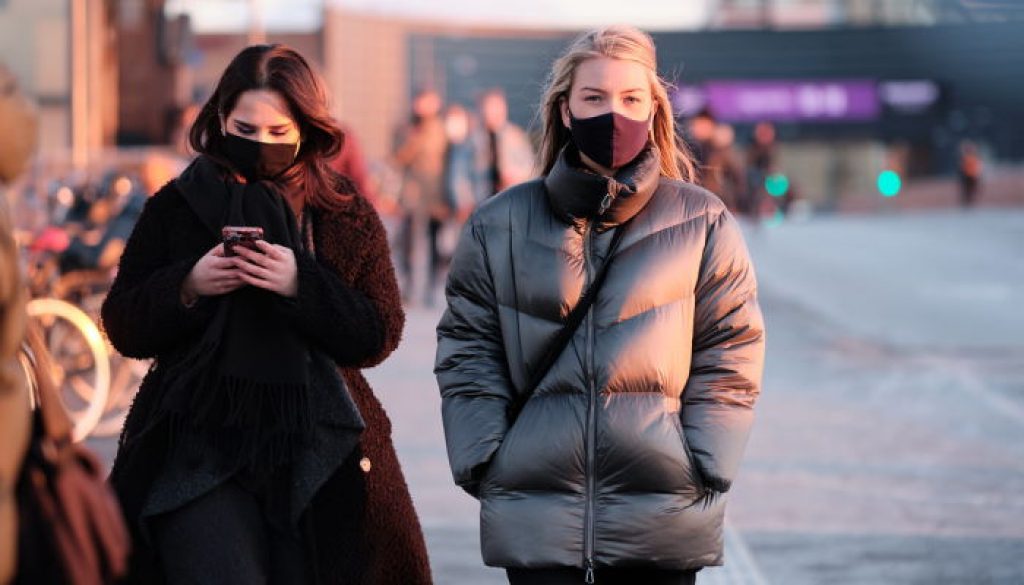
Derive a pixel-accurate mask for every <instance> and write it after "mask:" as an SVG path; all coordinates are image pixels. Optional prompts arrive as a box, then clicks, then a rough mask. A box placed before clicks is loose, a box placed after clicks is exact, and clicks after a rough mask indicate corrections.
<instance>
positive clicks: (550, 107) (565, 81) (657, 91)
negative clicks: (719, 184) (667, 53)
mask: <svg viewBox="0 0 1024 585" xmlns="http://www.w3.org/2000/svg"><path fill="white" fill-rule="evenodd" d="M598 57H609V58H611V59H620V60H624V61H633V62H635V63H639V64H640V65H643V67H644V69H645V70H646V71H647V77H648V79H650V82H651V97H652V99H653V102H654V107H655V108H656V110H655V112H654V122H653V134H654V138H653V142H654V145H655V146H657V147H658V150H659V151H660V154H661V174H662V175H664V176H666V177H670V178H673V179H681V180H684V181H690V180H692V178H693V176H694V170H693V162H692V160H691V158H690V156H689V154H688V152H687V149H686V146H685V145H684V144H683V143H682V141H681V140H680V139H679V137H678V136H677V135H676V125H675V118H674V117H673V115H672V104H671V103H670V102H669V99H668V92H667V91H666V90H665V83H664V81H662V79H661V78H660V77H659V76H658V63H657V57H656V54H655V48H654V41H653V40H652V39H651V37H650V35H648V34H647V33H645V32H643V31H641V30H639V29H637V28H634V27H632V26H624V25H614V26H608V27H605V28H599V29H596V30H592V31H589V32H586V33H584V34H582V35H580V36H579V37H577V38H576V40H574V41H573V42H572V44H571V45H569V48H568V49H567V50H566V52H565V53H564V54H563V55H562V56H561V57H559V58H558V60H556V61H555V64H554V65H553V66H552V68H551V74H550V76H549V77H548V81H547V87H546V89H545V91H544V97H543V99H542V101H541V123H542V125H543V135H542V137H541V168H542V169H543V173H544V174H545V175H546V174H548V173H549V172H551V168H552V167H553V166H554V165H555V161H556V160H557V159H558V154H559V152H560V151H561V150H562V147H563V146H565V144H566V142H568V141H569V138H570V135H569V130H568V129H567V128H566V127H565V126H564V125H563V124H562V113H561V107H562V100H568V99H569V92H570V90H571V89H572V82H573V77H574V76H575V74H576V68H577V67H579V65H580V63H583V62H584V61H587V60H589V59H594V58H598Z"/></svg>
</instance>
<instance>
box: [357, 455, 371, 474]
mask: <svg viewBox="0 0 1024 585" xmlns="http://www.w3.org/2000/svg"><path fill="white" fill-rule="evenodd" d="M371 467H373V464H372V463H370V458H369V457H363V458H362V459H360V460H359V469H362V470H363V473H370V468H371Z"/></svg>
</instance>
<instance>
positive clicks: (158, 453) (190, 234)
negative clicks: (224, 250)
mask: <svg viewBox="0 0 1024 585" xmlns="http://www.w3.org/2000/svg"><path fill="white" fill-rule="evenodd" d="M311 213H313V233H314V241H315V247H316V251H317V258H318V259H319V261H317V260H313V259H312V258H311V257H307V256H303V255H299V257H298V258H297V263H298V278H299V296H298V299H297V302H296V303H294V305H293V313H292V318H293V321H294V323H295V326H296V327H297V328H298V330H299V331H300V332H301V333H302V334H303V335H304V336H305V337H306V338H307V339H308V340H309V342H310V343H311V345H313V346H315V347H317V348H318V349H319V350H320V351H321V352H323V353H324V354H326V355H328V356H329V357H330V358H331V359H332V360H333V361H334V362H336V364H337V365H338V367H339V369H340V372H341V374H342V376H343V378H344V380H345V382H346V385H347V387H348V389H349V391H350V393H351V394H352V398H353V399H354V400H355V402H356V404H357V405H358V407H359V410H360V413H361V415H362V417H363V419H364V421H365V423H366V430H365V431H364V432H363V435H362V437H361V439H360V452H361V453H362V455H364V456H365V457H367V458H369V459H370V461H371V462H372V468H371V470H370V471H369V472H368V473H365V475H364V472H363V471H361V470H360V469H359V467H358V466H357V465H356V464H355V462H352V463H351V464H349V465H345V466H343V467H342V468H340V469H339V470H338V471H337V472H336V473H335V474H334V475H333V476H331V477H330V479H329V480H327V482H326V483H325V484H324V485H323V486H322V487H320V489H319V491H318V492H317V494H316V496H315V498H314V499H313V501H312V504H311V509H310V510H308V511H307V513H308V514H309V515H310V517H311V518H313V524H314V528H313V531H314V533H315V537H316V542H317V565H318V566H317V569H318V570H317V572H318V573H319V574H320V575H321V577H322V578H323V580H324V582H327V583H349V582H352V575H362V577H363V578H362V581H363V582H365V583H374V584H377V583H394V584H399V583H401V584H406V583H429V582H430V571H429V565H428V561H427V556H426V549H425V546H424V543H423V537H422V534H421V532H420V527H419V522H418V519H417V517H416V514H415V511H414V510H413V507H412V501H411V497H410V496H409V492H408V488H407V486H406V483H405V480H404V477H403V476H402V472H401V469H400V467H399V465H398V461H397V458H396V456H395V452H394V447H393V444H392V442H391V436H390V432H391V429H390V422H389V421H388V419H387V416H386V414H385V413H384V410H383V408H382V407H381V404H380V402H379V401H378V400H377V398H376V397H375V396H374V395H373V392H372V390H371V389H370V387H369V385H368V384H367V383H366V380H365V379H364V378H363V376H362V375H361V374H360V372H359V368H361V367H368V366H370V365H374V364H377V363H379V362H381V361H382V360H383V359H384V358H385V357H386V356H387V355H388V354H390V353H391V351H393V350H394V348H395V347H396V346H397V345H398V341H399V338H400V336H401V331H402V326H403V323H404V314H403V312H402V309H401V304H400V300H399V294H398V287H397V284H396V282H395V277H394V269H393V267H392V265H391V261H390V255H389V250H388V246H387V240H386V236H385V232H384V229H383V226H382V225H381V223H380V219H379V217H378V216H377V214H376V212H375V211H374V210H373V208H372V206H370V205H369V203H368V202H367V201H366V200H365V199H363V198H362V197H360V196H355V195H353V196H349V197H348V198H347V200H346V202H345V204H344V205H343V207H342V208H341V209H339V210H330V211H327V210H315V209H314V210H311ZM217 242H218V237H217V235H216V234H215V233H213V232H212V231H211V230H210V229H208V228H207V227H205V226H204V225H203V223H202V222H201V221H200V220H199V217H198V216H197V215H196V214H195V213H194V212H193V211H192V209H191V208H190V207H189V205H188V204H187V202H186V201H185V198H184V197H183V196H182V194H181V192H180V191H179V190H178V188H177V187H176V186H175V185H174V183H173V182H172V183H170V184H168V185H167V186H165V187H164V188H163V189H161V190H160V191H159V192H158V193H157V194H156V195H154V196H153V197H152V198H151V199H150V200H149V201H148V203H147V204H146V207H145V210H144V211H143V213H142V216H141V217H140V219H139V222H138V224H137V225H136V227H135V230H134V232H133V233H132V236H131V238H129V240H128V243H127V246H126V248H125V251H124V254H123V255H122V258H121V264H120V266H119V269H118V275H117V278H116V280H115V282H114V285H113V287H112V288H111V291H110V294H109V295H108V297H107V299H106V301H105V302H104V305H103V325H104V328H105V330H106V332H107V335H108V336H109V338H110V340H111V342H112V343H113V344H114V346H115V347H116V348H117V349H118V350H119V351H120V352H121V353H123V354H124V355H126V356H128V357H134V358H156V361H155V366H154V368H152V369H151V371H150V374H149V375H148V376H147V377H146V379H145V380H144V381H143V383H142V386H141V388H140V389H139V393H138V395H137V397H136V399H135V402H134V403H133V405H132V408H131V410H130V411H129V414H128V418H127V420H126V423H125V428H124V431H123V432H122V435H121V440H120V443H119V446H118V453H117V457H116V459H115V462H114V468H113V470H112V473H111V482H112V483H113V485H114V488H115V490H116V491H117V493H118V496H119V498H120V499H121V503H122V506H123V508H124V511H125V515H126V517H127V519H128V521H129V524H130V526H131V527H132V529H133V531H134V533H135V536H136V538H135V543H136V549H137V550H136V561H137V562H136V567H137V568H141V569H143V571H141V572H140V573H139V579H140V581H141V580H145V579H146V578H147V576H146V575H145V574H144V573H145V570H144V569H146V568H149V567H152V566H155V563H154V562H153V560H154V559H153V557H152V553H153V551H152V550H150V549H149V548H148V547H147V545H146V541H145V540H144V539H143V538H141V537H142V534H141V533H140V523H139V519H140V512H141V510H142V507H143V505H144V504H145V501H146V497H147V494H148V492H149V488H150V487H151V486H152V485H153V482H154V479H155V477H156V474H157V473H158V472H159V470H160V469H161V465H162V464H163V463H164V462H165V461H166V457H167V453H168V438H169V435H168V433H167V432H166V428H164V426H161V425H160V424H159V422H158V421H154V420H153V418H154V417H153V413H154V410H155V409H154V405H155V403H156V402H157V401H158V400H159V398H160V396H159V393H160V391H161V389H162V385H161V383H160V379H159V378H160V376H161V372H162V371H164V370H165V366H170V365H173V362H174V360H175V358H176V357H177V356H178V355H180V354H181V353H182V350H183V349H184V348H187V347H188V346H190V345H191V344H193V343H195V342H196V341H197V339H198V338H199V337H200V336H201V335H202V333H203V331H204V328H205V326H206V324H207V323H208V320H209V318H210V317H211V315H212V311H213V308H214V307H213V306H212V305H213V302H200V303H199V304H197V305H196V306H195V307H193V308H191V309H188V308H185V307H184V306H183V305H182V303H181V301H180V288H181V283H182V281H183V280H184V278H185V277H186V276H187V275H188V273H189V272H190V271H191V268H192V266H193V265H194V264H195V262H196V261H197V260H198V259H199V258H200V257H201V256H202V255H203V254H205V253H206V252H207V251H208V250H209V249H210V248H212V247H213V246H214V245H216V243H217ZM154 422H157V424H155V425H154ZM354 492H358V493H354ZM353 503H358V504H353ZM353 526H360V527H361V529H360V530H358V531H357V532H354V531H353V530H352V527H353ZM146 582H149V581H146Z"/></svg>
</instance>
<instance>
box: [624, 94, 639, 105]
mask: <svg viewBox="0 0 1024 585" xmlns="http://www.w3.org/2000/svg"><path fill="white" fill-rule="evenodd" d="M626 103H629V104H639V103H640V98H638V97H636V96H635V95H631V96H627V97H626Z"/></svg>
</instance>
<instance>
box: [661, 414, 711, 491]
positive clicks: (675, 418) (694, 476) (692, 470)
mask: <svg viewBox="0 0 1024 585" xmlns="http://www.w3.org/2000/svg"><path fill="white" fill-rule="evenodd" d="M667 416H668V417H669V418H671V419H672V424H673V425H674V426H675V428H676V432H677V433H679V443H680V444H681V445H682V447H683V455H684V456H685V457H686V464H687V467H688V469H687V472H688V473H689V474H690V479H691V481H692V482H693V485H694V487H696V488H697V493H698V494H704V493H705V492H706V491H707V487H706V486H705V485H704V478H702V477H701V475H700V469H699V468H698V467H697V462H696V460H695V459H694V457H693V452H692V451H690V443H689V441H687V440H686V431H685V430H684V429H683V421H682V413H681V412H679V411H676V412H668V413H667Z"/></svg>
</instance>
